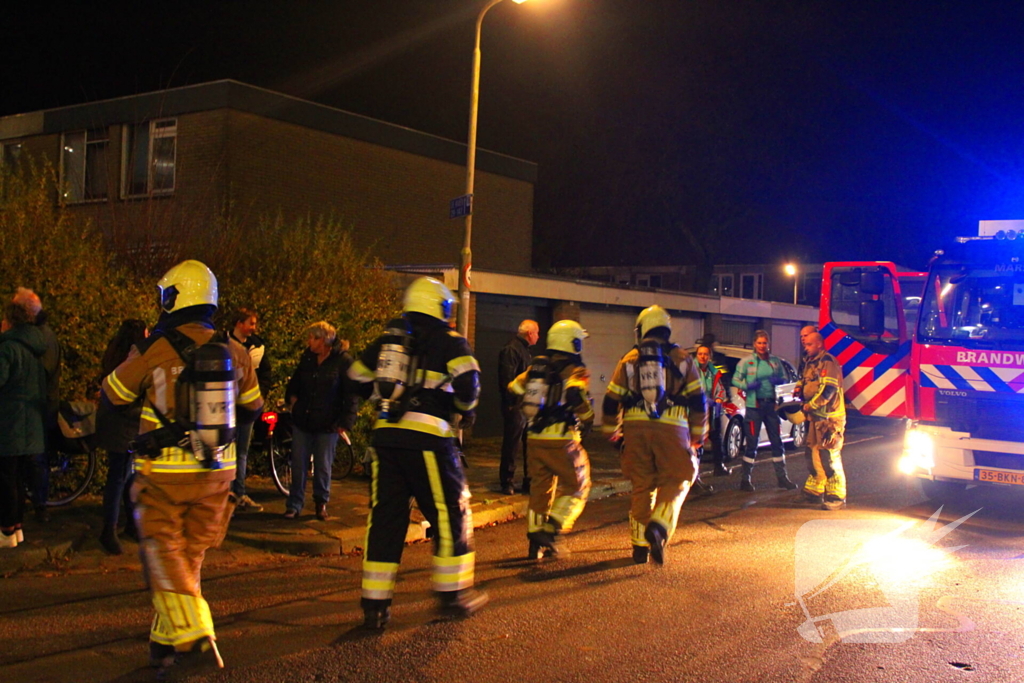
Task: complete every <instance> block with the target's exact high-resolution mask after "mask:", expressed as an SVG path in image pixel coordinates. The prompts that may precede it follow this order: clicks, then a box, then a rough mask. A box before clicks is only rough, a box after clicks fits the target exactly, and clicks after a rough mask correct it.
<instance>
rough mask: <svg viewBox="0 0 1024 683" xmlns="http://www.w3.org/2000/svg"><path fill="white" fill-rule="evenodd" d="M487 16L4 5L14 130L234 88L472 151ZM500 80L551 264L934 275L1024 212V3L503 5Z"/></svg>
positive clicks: (651, 0)
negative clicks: (980, 233)
mask: <svg viewBox="0 0 1024 683" xmlns="http://www.w3.org/2000/svg"><path fill="white" fill-rule="evenodd" d="M90 6H95V7H97V8H101V9H85V8H86V7H90ZM480 6H481V3H479V2H475V1H474V2H470V1H468V0H458V1H456V0H363V1H362V2H350V1H348V0H335V1H333V2H301V1H300V2H281V1H280V0H277V1H274V2H268V1H265V0H247V1H246V2H235V1H230V2H217V1H214V0H206V1H205V2H194V1H192V0H182V1H180V2H177V3H140V2H133V3H131V4H125V5H124V6H123V7H122V6H120V5H117V4H109V3H106V4H105V3H82V2H64V3H45V2H37V3H28V2H22V1H21V0H18V1H17V2H9V3H6V4H5V7H4V15H5V17H4V24H5V29H6V30H5V31H4V33H5V38H4V40H3V41H0V59H2V63H3V65H4V67H3V69H0V115H5V114H12V113H18V112H24V111H33V110H37V109H44V108H49V107H57V106H64V105H70V104H77V103H80V102H86V101H91V100H95V99H102V98H108V97H117V96H122V95H131V94H135V93H140V92H147V91H151V90H155V89H159V88H161V87H167V86H180V85H188V84H194V83H201V82H204V81H209V80H214V79H218V78H234V79H237V80H240V81H244V82H247V83H251V84H254V85H258V86H262V87H266V88H270V89H273V90H277V91H280V92H284V93H287V94H291V95H295V96H299V97H303V98H306V99H310V100H313V101H316V102H321V103H323V104H327V105H330V106H334V107H338V108H341V109H345V110H348V111H352V112H356V113H359V114H364V115H367V116H372V117H375V118H379V119H382V120H385V121H389V122H392V123H397V124H401V125H404V126H409V127H411V128H415V129H418V130H422V131H425V132H428V133H432V134H435V135H440V136H443V137H447V138H451V139H454V140H459V141H464V140H465V139H466V130H467V117H468V107H469V105H468V102H469V78H470V66H471V58H472V40H473V21H474V18H475V16H476V14H477V12H478V9H479V7H480ZM482 74H483V75H482V82H481V100H480V124H479V145H480V146H481V147H482V148H486V149H491V150H494V151H497V152H501V153H504V154H509V155H512V156H516V157H521V158H524V159H528V160H530V161H535V162H537V163H538V164H539V165H540V178H539V181H538V185H537V192H536V204H535V209H536V216H535V245H536V250H535V261H536V265H537V266H540V267H546V266H551V265H554V266H572V265H584V264H593V265H608V264H612V265H615V264H642V263H652V264H672V263H696V262H699V261H701V260H704V261H705V262H714V263H730V262H732V263H772V262H776V261H778V262H781V261H783V260H786V259H797V260H800V261H805V262H808V261H810V262H819V261H822V260H827V259H853V258H867V259H895V260H899V261H901V262H903V263H906V264H908V265H913V266H922V265H924V263H925V261H926V259H927V257H928V255H930V253H931V252H932V251H933V250H934V249H935V248H937V247H940V246H942V244H943V242H944V241H947V240H949V239H951V238H952V237H953V236H955V235H960V234H970V233H972V232H974V231H975V230H976V227H977V221H978V220H979V219H1000V218H1024V189H1022V185H1021V182H1022V179H1024V172H1022V160H1024V155H1022V152H1024V149H1022V148H1024V131H1022V125H1021V121H1022V113H1021V110H1022V104H1024V92H1022V90H1024V3H1018V2H1009V1H1005V0H1004V1H1001V2H992V1H989V0H973V1H971V2H943V1H941V0H929V1H928V2H922V1H917V2H898V1H893V2H873V1H869V0H858V1H857V2H839V1H838V0H837V1H833V2H825V1H816V0H807V1H805V2H795V1H794V2H773V1H770V0H737V1H729V0H697V1H687V0H530V1H529V2H527V3H526V4H523V5H516V4H514V3H512V2H511V1H508V2H503V3H501V4H499V5H498V6H496V7H495V8H494V9H492V10H491V11H490V13H489V14H488V16H487V19H486V21H485V22H484V37H483V70H482ZM446 199H447V198H446ZM455 254H456V252H455V250H453V259H454V257H455Z"/></svg>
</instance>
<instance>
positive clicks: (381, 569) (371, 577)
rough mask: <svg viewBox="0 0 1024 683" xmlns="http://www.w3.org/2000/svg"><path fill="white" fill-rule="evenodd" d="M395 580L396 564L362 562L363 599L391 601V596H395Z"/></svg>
mask: <svg viewBox="0 0 1024 683" xmlns="http://www.w3.org/2000/svg"><path fill="white" fill-rule="evenodd" d="M397 578H398V563H397V562H370V561H369V560H363V597H364V598H368V599H370V600H389V599H391V596H393V595H394V594H395V580H396V579H397Z"/></svg>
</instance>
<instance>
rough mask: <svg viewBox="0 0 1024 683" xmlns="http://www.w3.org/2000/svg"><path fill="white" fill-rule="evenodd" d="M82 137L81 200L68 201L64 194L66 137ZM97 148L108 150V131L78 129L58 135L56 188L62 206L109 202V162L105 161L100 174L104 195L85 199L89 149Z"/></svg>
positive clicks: (66, 174) (66, 176)
mask: <svg viewBox="0 0 1024 683" xmlns="http://www.w3.org/2000/svg"><path fill="white" fill-rule="evenodd" d="M101 133H102V134H103V135H104V137H102V138H97V139H90V136H91V135H93V134H101ZM76 134H81V135H82V144H84V145H85V150H84V151H85V153H84V154H83V155H82V168H81V170H80V171H79V173H80V177H81V182H82V188H81V189H82V198H81V199H68V197H67V192H66V183H67V182H68V168H67V157H66V155H65V151H66V150H67V144H66V140H67V136H68V135H76ZM90 147H92V148H93V149H95V148H97V147H103V148H104V150H105V151H109V150H110V129H108V128H106V127H102V128H91V129H89V128H78V129H75V130H68V131H64V132H62V133H61V134H60V165H59V169H58V172H59V178H58V181H59V185H58V188H57V196H58V199H59V200H60V201H61V202H62V203H63V204H72V205H73V204H99V203H102V202H106V201H109V200H110V185H109V183H108V182H107V170H108V168H109V160H105V163H104V164H103V168H102V169H101V173H102V174H103V187H104V194H103V196H102V197H87V196H86V192H87V189H88V187H89V149H90Z"/></svg>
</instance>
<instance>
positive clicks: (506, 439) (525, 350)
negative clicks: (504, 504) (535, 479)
mask: <svg viewBox="0 0 1024 683" xmlns="http://www.w3.org/2000/svg"><path fill="white" fill-rule="evenodd" d="M538 339H540V327H539V326H538V325H537V323H536V322H535V321H533V320H524V321H523V322H521V323H519V333H518V334H517V335H516V336H515V337H513V338H512V339H511V340H510V341H509V342H508V343H507V344H505V346H503V347H502V349H501V351H499V352H498V389H499V391H500V392H501V416H502V417H503V418H504V420H505V430H504V433H503V435H502V440H501V466H500V467H499V470H498V476H499V483H498V485H499V486H500V488H501V491H502V493H505V494H512V493H514V492H515V489H513V487H512V481H513V479H515V476H516V453H522V452H523V432H524V430H525V429H526V418H524V417H523V414H522V413H521V412H520V411H519V406H518V398H519V397H518V396H516V395H515V394H513V393H512V392H510V391H509V390H508V385H509V384H510V383H511V382H512V380H514V379H515V378H516V377H518V376H519V375H521V374H523V373H524V372H526V369H527V368H528V367H530V361H532V360H533V356H532V354H531V353H530V347H531V346H533V345H534V344H536V343H537V340H538ZM522 491H523V493H529V492H530V473H529V471H528V470H527V469H526V458H525V457H523V488H522Z"/></svg>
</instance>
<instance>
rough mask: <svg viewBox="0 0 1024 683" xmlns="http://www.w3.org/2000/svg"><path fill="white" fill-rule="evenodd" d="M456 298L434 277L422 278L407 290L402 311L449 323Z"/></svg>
mask: <svg viewBox="0 0 1024 683" xmlns="http://www.w3.org/2000/svg"><path fill="white" fill-rule="evenodd" d="M454 303H455V297H454V296H452V292H451V290H450V289H448V288H447V287H445V286H444V283H443V282H440V281H438V280H435V279H434V278H432V277H421V278H418V279H417V280H415V281H414V282H413V283H412V284H411V285H409V288H408V289H406V290H405V299H404V300H403V301H402V310H403V311H405V312H406V313H423V314H424V315H429V316H430V317H431V318H437V319H438V320H444V321H447V320H448V318H450V317H451V316H452V305H453V304H454Z"/></svg>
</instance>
